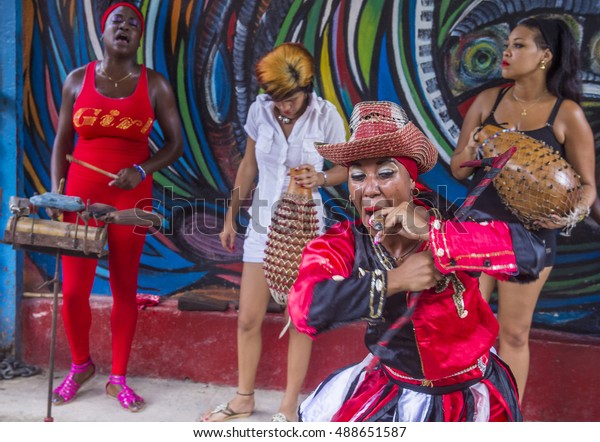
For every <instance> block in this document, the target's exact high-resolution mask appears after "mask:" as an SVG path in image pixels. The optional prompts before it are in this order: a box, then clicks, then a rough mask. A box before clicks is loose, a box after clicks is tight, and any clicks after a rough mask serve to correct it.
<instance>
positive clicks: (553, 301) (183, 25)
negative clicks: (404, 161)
mask: <svg viewBox="0 0 600 442" xmlns="http://www.w3.org/2000/svg"><path fill="white" fill-rule="evenodd" d="M103 3H106V2H102V1H91V0H62V1H61V2H46V1H42V0H37V1H36V0H23V2H22V4H23V16H24V17H23V23H24V27H23V63H24V73H25V76H24V89H23V100H24V105H23V107H22V111H23V115H24V134H23V144H22V145H23V146H24V162H23V165H24V169H25V181H24V191H23V192H24V194H25V195H32V194H33V193H34V192H38V193H42V192H44V191H46V190H47V189H48V186H49V158H50V149H51V145H52V141H53V139H54V134H55V126H56V119H57V113H58V109H59V106H60V92H61V85H62V82H63V81H64V78H65V77H66V75H67V73H68V72H69V71H70V70H72V69H73V68H75V67H78V66H80V65H83V64H85V63H87V62H89V61H91V60H95V59H98V58H100V57H101V53H102V49H101V41H100V38H99V37H100V30H99V20H100V17H101V13H102V9H103ZM138 4H139V5H140V7H141V9H142V10H143V12H144V14H145V17H146V20H147V23H146V32H145V34H144V39H143V42H142V48H141V49H140V53H139V58H140V61H143V62H144V63H145V64H146V65H148V66H149V67H151V68H153V69H156V70H157V71H159V72H161V73H162V74H164V75H165V76H166V77H167V78H168V79H169V80H170V82H171V84H172V85H173V88H174V91H175V94H176V97H177V100H178V105H179V108H180V112H181V116H182V126H183V130H184V136H185V154H184V157H183V158H182V159H181V160H180V161H178V162H177V163H176V164H175V165H174V166H173V167H171V168H169V169H166V170H163V171H161V172H159V173H156V174H155V183H156V185H155V189H154V197H155V201H156V204H155V205H156V208H157V210H159V211H161V212H162V213H164V214H165V216H166V220H167V222H166V223H165V225H164V227H163V229H161V230H160V231H159V232H155V234H154V235H152V236H151V237H149V238H148V241H147V245H146V249H145V251H144V255H143V258H142V270H141V274H140V292H142V293H152V294H159V295H163V296H169V295H172V294H174V293H179V292H182V291H186V290H190V289H194V288H198V287H210V286H219V287H223V286H226V287H230V286H234V287H235V286H237V284H238V283H239V277H240V269H241V263H240V259H241V250H242V238H241V237H240V238H239V243H238V244H237V245H236V254H234V255H230V254H227V253H225V252H224V251H223V250H222V249H221V247H220V245H219V241H218V238H217V234H218V232H219V231H220V229H221V226H222V222H223V215H224V211H225V206H224V201H225V199H226V198H227V196H228V195H229V192H230V189H231V187H232V185H233V181H234V178H235V172H236V170H237V166H238V164H239V161H240V159H241V157H242V155H243V153H244V140H245V135H244V132H243V125H244V123H245V119H246V114H247V110H248V107H249V105H250V104H251V102H252V101H253V99H254V97H255V96H256V94H257V93H258V92H259V91H258V88H257V85H256V82H255V81H254V78H253V69H252V68H253V66H254V63H255V62H256V60H258V59H259V58H260V57H261V56H262V55H263V54H264V53H265V52H267V51H268V50H270V49H271V48H272V47H274V46H275V45H277V44H279V43H281V42H283V41H299V42H302V43H304V44H305V45H306V46H307V47H308V48H309V50H310V51H311V52H312V53H313V54H314V56H315V58H316V61H317V65H318V70H319V77H318V80H317V84H316V89H317V91H318V93H319V94H320V95H321V96H323V97H325V98H326V99H328V100H330V101H331V102H333V103H334V104H335V105H336V106H337V108H338V109H339V111H340V112H341V114H342V115H343V116H344V117H345V118H346V119H347V118H348V116H349V115H350V113H351V111H352V107H353V105H354V104H355V103H356V102H358V101H362V100H371V99H377V100H391V101H395V102H398V103H401V104H402V106H403V107H404V108H405V109H406V110H407V112H408V114H409V116H410V117H411V118H412V119H413V120H414V121H415V122H416V124H418V125H419V126H420V127H421V128H422V129H423V131H425V132H426V133H427V134H428V135H429V136H430V137H431V138H432V139H433V140H435V143H436V145H437V146H438V149H439V153H440V161H439V164H438V166H436V168H435V169H434V170H433V171H432V172H430V173H428V174H426V175H424V176H423V178H422V180H423V182H424V183H425V184H426V185H428V186H430V187H431V188H433V189H434V190H436V191H437V192H438V193H439V194H440V195H441V196H442V197H444V198H446V199H447V200H448V202H449V203H457V204H459V203H460V200H461V198H462V197H464V195H465V187H464V184H461V183H458V182H456V181H455V180H454V179H453V178H452V177H451V175H450V172H449V164H448V163H449V158H450V156H451V153H452V150H453V149H454V146H455V144H456V140H457V137H458V132H459V128H460V125H461V123H462V118H463V116H464V113H465V112H466V109H467V108H468V105H469V104H470V102H471V101H472V99H473V98H474V96H475V95H476V94H477V93H478V92H479V91H480V90H482V89H483V88H486V87H489V86H490V85H493V84H498V83H500V82H501V81H502V80H501V79H500V57H499V55H498V54H499V53H500V51H501V48H502V47H503V44H504V41H505V39H506V36H507V34H508V32H509V29H510V28H511V27H512V26H514V24H515V23H516V22H517V21H518V20H519V19H521V18H523V17H525V16H527V15H531V14H535V13H540V12H551V13H557V14H561V15H562V16H563V17H565V18H566V19H567V20H569V21H570V23H571V25H572V27H573V30H574V31H575V32H576V35H577V37H578V40H579V42H580V47H581V55H582V57H581V58H582V61H583V66H582V69H583V72H582V73H583V76H584V79H585V100H584V102H583V106H584V109H585V110H586V114H587V116H588V118H589V120H590V123H591V124H592V127H593V129H594V132H595V133H596V134H597V133H599V130H598V129H599V128H600V113H599V112H598V99H599V98H600V92H599V91H600V50H598V48H600V44H599V43H598V41H599V40H600V33H599V30H600V2H566V3H565V2H564V1H560V0H556V1H551V0H544V1H541V0H540V1H531V2H521V1H516V0H515V1H510V0H508V1H507V0H492V1H485V2H484V1H471V0H469V1H459V0H448V1H439V2H437V1H424V0H405V1H400V0H386V1H384V0H352V1H349V0H315V1H300V0H279V1H268V0H261V1H258V0H244V1H236V2H231V1H224V0H205V1H199V0H198V1H196V0H160V1H158V0H143V1H139V2H138ZM525 4H526V5H527V6H525ZM19 109H21V108H19ZM596 138H597V140H598V138H599V137H596ZM161 139H162V136H161V133H160V131H159V130H155V131H154V132H153V133H152V145H151V147H152V148H153V149H158V148H160V146H161ZM598 146H600V143H599V144H598V145H597V150H598ZM322 197H323V200H324V202H325V205H326V207H327V208H328V210H329V213H330V216H331V218H332V221H333V220H335V219H339V218H344V217H352V215H353V214H352V213H351V212H350V211H349V210H348V205H347V202H346V197H347V193H346V189H345V187H344V186H340V187H339V188H336V189H331V190H328V191H326V192H323V193H322ZM247 218H248V216H247V213H244V214H242V221H244V222H247ZM559 247H560V248H559V257H558V259H557V263H556V266H555V269H554V271H553V273H552V275H551V278H550V280H549V282H548V283H547V285H546V287H545V289H544V293H543V296H542V298H541V299H540V302H539V304H538V309H537V311H536V315H535V319H534V321H535V325H536V326H539V327H543V328H549V329H554V330H568V331H572V332H576V333H581V334H600V259H599V258H600V229H599V228H598V226H597V225H596V224H595V223H593V222H592V221H586V222H585V223H583V224H581V225H579V226H578V227H577V228H576V229H575V230H574V232H573V234H572V236H571V237H568V238H567V237H561V238H560V240H559ZM26 268H27V269H28V271H27V277H26V279H25V285H26V290H33V289H34V287H35V286H36V285H37V284H38V283H39V281H41V280H42V279H43V278H45V277H46V276H47V275H49V274H51V273H52V272H53V270H54V260H53V258H52V257H48V256H44V255H36V254H27V256H26ZM107 276H108V270H107V267H106V263H104V262H101V263H100V265H99V267H98V277H97V278H96V284H95V286H94V292H95V293H98V294H109V288H108V280H107Z"/></svg>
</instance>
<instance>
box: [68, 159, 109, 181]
mask: <svg viewBox="0 0 600 442" xmlns="http://www.w3.org/2000/svg"><path fill="white" fill-rule="evenodd" d="M66 157H67V161H68V162H69V163H75V164H79V165H80V166H83V167H86V168H88V169H90V170H93V171H94V172H98V173H100V174H102V175H104V176H107V177H109V178H112V179H113V180H116V179H117V178H119V176H118V175H116V174H114V173H111V172H107V171H106V170H104V169H100V168H99V167H96V166H94V165H93V164H90V163H86V162H85V161H81V160H78V159H76V158H74V157H73V155H71V154H67V155H66Z"/></svg>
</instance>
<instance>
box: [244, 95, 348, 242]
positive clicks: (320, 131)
mask: <svg viewBox="0 0 600 442" xmlns="http://www.w3.org/2000/svg"><path fill="white" fill-rule="evenodd" d="M273 107H274V104H273V101H271V99H270V98H269V96H268V95H266V94H261V95H259V96H258V97H257V98H256V101H255V102H254V103H252V105H251V106H250V109H249V111H248V119H247V122H246V125H245V126H244V129H245V131H246V133H247V135H248V136H249V137H250V138H252V139H253V140H254V141H255V142H256V162H257V165H258V184H257V188H256V190H255V191H254V196H253V200H252V208H251V213H250V216H251V217H252V220H251V222H250V227H251V228H252V229H253V230H255V231H256V233H259V234H264V235H266V234H267V231H268V227H269V225H270V224H271V217H272V214H273V213H275V203H276V202H277V201H278V200H279V197H280V196H281V194H282V193H283V192H285V191H286V190H287V188H288V184H289V181H290V177H289V175H288V172H289V170H290V169H291V168H294V167H298V166H299V165H301V164H312V165H313V166H314V167H315V170H317V171H322V170H323V157H321V155H319V153H318V152H317V151H316V149H315V142H320V143H341V142H344V141H346V129H345V127H344V121H343V120H342V117H341V116H340V114H339V113H338V111H337V109H336V108H335V106H334V105H333V104H332V103H330V102H329V101H327V100H324V99H322V98H320V97H318V96H317V94H315V93H314V92H313V93H312V94H311V95H310V100H309V104H308V106H307V108H306V110H305V112H304V113H303V114H302V115H301V116H300V118H298V120H297V121H296V123H295V124H294V127H293V128H292V131H291V133H290V135H289V137H288V138H287V139H286V138H285V135H284V133H283V130H282V129H281V127H280V125H279V122H278V121H277V119H276V117H275V113H274V111H273ZM313 199H314V201H315V203H316V205H317V207H316V208H317V212H318V214H319V219H320V222H321V228H322V227H323V205H322V204H321V198H320V196H319V192H318V188H316V187H315V188H313Z"/></svg>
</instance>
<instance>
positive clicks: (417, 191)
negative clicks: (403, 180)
mask: <svg viewBox="0 0 600 442" xmlns="http://www.w3.org/2000/svg"><path fill="white" fill-rule="evenodd" d="M410 193H411V195H412V197H413V198H416V197H418V196H419V195H420V194H421V191H420V190H419V189H418V188H417V187H415V188H413V189H412V190H411V191H410Z"/></svg>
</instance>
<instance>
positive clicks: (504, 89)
mask: <svg viewBox="0 0 600 442" xmlns="http://www.w3.org/2000/svg"><path fill="white" fill-rule="evenodd" d="M509 89H510V87H505V88H502V89H500V92H499V93H498V97H497V98H496V102H495V103H494V107H492V113H494V112H496V108H497V107H498V105H499V104H500V102H501V101H502V98H504V96H505V95H506V93H507V92H508V90H509Z"/></svg>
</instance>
